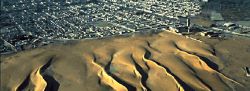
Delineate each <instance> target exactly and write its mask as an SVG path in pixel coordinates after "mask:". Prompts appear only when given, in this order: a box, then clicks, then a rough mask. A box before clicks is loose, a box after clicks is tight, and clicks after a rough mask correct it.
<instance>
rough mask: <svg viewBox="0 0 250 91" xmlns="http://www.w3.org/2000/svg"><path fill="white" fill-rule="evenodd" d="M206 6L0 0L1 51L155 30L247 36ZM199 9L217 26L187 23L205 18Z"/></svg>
mask: <svg viewBox="0 0 250 91" xmlns="http://www.w3.org/2000/svg"><path fill="white" fill-rule="evenodd" d="M205 3H208V1H207V0H11V1H7V0H1V6H0V7H1V15H0V33H1V35H0V38H1V46H0V49H1V50H0V53H8V52H15V51H20V50H25V49H30V48H36V47H39V46H43V45H47V44H49V43H54V42H57V43H58V42H63V41H65V40H75V39H86V38H100V37H110V36H114V35H125V34H131V33H133V32H157V31H163V30H166V29H168V28H175V29H176V30H178V31H176V32H189V30H190V31H191V32H195V31H194V30H197V31H198V30H200V31H199V32H202V31H206V33H207V34H208V33H209V31H210V30H212V31H219V32H216V33H219V34H221V32H223V33H227V34H237V35H242V36H248V37H249V27H250V26H247V25H246V26H243V25H244V24H243V25H240V24H235V23H231V22H230V23H228V22H227V21H225V20H224V18H223V17H222V15H221V14H220V12H216V11H209V10H204V9H202V7H205V6H204V4H205ZM206 7H209V6H206ZM203 10H204V11H206V12H209V14H210V12H212V14H211V15H208V16H209V17H212V18H211V20H212V21H216V22H218V23H211V24H210V25H209V26H213V27H204V26H203V25H200V24H199V23H197V24H195V23H192V19H193V17H195V16H197V15H198V16H202V17H204V16H206V15H207V14H206V13H204V12H202V11H203ZM217 11H218V10H217ZM205 18H206V17H205ZM190 19H191V20H190ZM195 19H196V18H194V20H195ZM209 19H210V18H209ZM196 20H197V19H196ZM190 21H191V22H190ZM183 28H184V30H183ZM192 29H193V30H192ZM224 30H232V31H224ZM213 33H214V32H213ZM242 33H246V34H242ZM210 36H213V35H210ZM2 44H3V45H2Z"/></svg>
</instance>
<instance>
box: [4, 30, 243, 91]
mask: <svg viewBox="0 0 250 91" xmlns="http://www.w3.org/2000/svg"><path fill="white" fill-rule="evenodd" d="M51 58H53V59H51ZM221 68H223V64H222V63H221V62H220V59H219V58H218V57H216V56H215V55H214V49H213V48H211V47H210V46H209V45H206V44H204V43H202V42H198V41H195V40H192V39H189V38H186V37H183V36H180V35H176V34H174V33H170V32H167V31H165V32H161V33H158V34H151V35H135V36H130V37H115V38H105V39H93V40H79V41H70V42H68V43H66V44H65V45H49V46H46V47H43V48H38V49H34V50H30V51H23V52H20V53H17V54H14V55H9V56H6V57H4V58H3V60H2V61H1V73H2V74H1V76H2V79H4V80H1V91H16V90H17V91H21V90H34V91H44V90H46V91H57V90H58V91H127V90H128V91H135V90H136V91H185V90H186V91H190V90H195V91H211V90H213V91H230V90H233V89H234V86H236V85H238V86H240V85H241V84H239V83H238V82H236V81H234V80H232V79H230V78H228V77H226V76H224V75H223V74H221V73H220V72H218V70H219V69H221Z"/></svg>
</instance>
